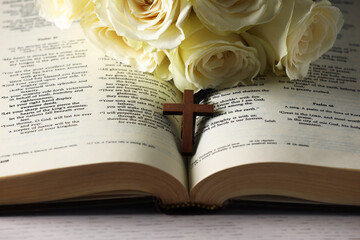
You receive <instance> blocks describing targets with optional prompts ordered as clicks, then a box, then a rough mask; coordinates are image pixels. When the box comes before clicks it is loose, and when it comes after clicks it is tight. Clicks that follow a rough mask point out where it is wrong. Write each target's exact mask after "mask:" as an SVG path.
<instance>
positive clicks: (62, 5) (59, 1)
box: [35, 0, 93, 29]
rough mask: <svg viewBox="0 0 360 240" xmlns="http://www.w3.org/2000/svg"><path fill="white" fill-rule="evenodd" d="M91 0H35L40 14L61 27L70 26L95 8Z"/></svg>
mask: <svg viewBox="0 0 360 240" xmlns="http://www.w3.org/2000/svg"><path fill="white" fill-rule="evenodd" d="M92 4H93V3H92V1H91V0H35V6H36V8H37V10H38V12H39V15H40V16H41V17H43V18H45V19H46V20H47V21H49V22H53V23H55V25H56V26H57V27H59V28H62V29H64V28H68V27H70V25H71V23H72V22H73V21H74V20H79V19H80V18H81V16H83V15H84V14H85V13H86V12H88V11H90V10H92V9H93V6H92Z"/></svg>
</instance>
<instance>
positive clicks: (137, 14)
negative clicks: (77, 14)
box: [95, 0, 191, 49]
mask: <svg viewBox="0 0 360 240" xmlns="http://www.w3.org/2000/svg"><path fill="white" fill-rule="evenodd" d="M95 4H96V13H97V15H98V17H99V18H100V20H101V21H102V22H103V23H104V24H107V25H108V24H111V25H112V26H113V27H114V29H115V31H116V33H117V34H118V35H120V36H127V37H129V38H132V39H134V40H137V41H146V42H147V43H149V44H150V45H152V46H154V47H156V48H161V49H171V48H175V47H176V46H178V45H179V44H180V43H181V41H182V40H183V39H184V38H185V37H184V33H183V30H182V25H183V22H184V20H185V19H186V18H187V16H188V14H189V12H190V10H191V4H190V3H189V2H188V1H187V0H128V1H125V0H95Z"/></svg>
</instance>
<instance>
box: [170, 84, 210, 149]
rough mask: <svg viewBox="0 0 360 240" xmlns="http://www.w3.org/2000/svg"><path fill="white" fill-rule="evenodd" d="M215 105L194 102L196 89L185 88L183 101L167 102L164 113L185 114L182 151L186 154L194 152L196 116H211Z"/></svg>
mask: <svg viewBox="0 0 360 240" xmlns="http://www.w3.org/2000/svg"><path fill="white" fill-rule="evenodd" d="M213 113H214V106H213V105H205V104H194V91H193V90H185V91H184V96H183V103H165V104H164V105H163V114H164V115H183V120H182V142H181V151H182V154H184V155H191V154H193V142H194V124H195V118H196V116H211V115H212V114H213Z"/></svg>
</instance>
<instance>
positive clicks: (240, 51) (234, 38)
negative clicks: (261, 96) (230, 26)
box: [169, 14, 260, 91]
mask: <svg viewBox="0 0 360 240" xmlns="http://www.w3.org/2000/svg"><path fill="white" fill-rule="evenodd" d="M184 31H185V33H186V39H185V40H184V41H183V42H182V43H181V44H180V45H179V47H177V48H176V49H174V50H171V51H170V54H169V58H170V62H171V64H170V71H171V72H172V74H173V78H174V83H175V85H176V86H177V88H178V89H180V90H181V91H183V90H185V89H194V90H198V89H206V88H215V89H220V88H226V87H231V86H233V85H235V84H237V83H239V82H250V81H251V80H252V79H253V78H254V77H255V76H256V75H257V74H258V73H259V70H260V62H259V60H258V58H257V52H256V50H255V49H254V48H252V47H247V46H245V45H244V43H243V42H242V39H241V38H240V36H239V35H238V34H229V35H226V36H220V35H217V34H215V33H213V32H211V31H209V30H208V29H207V28H206V27H204V25H202V24H201V22H200V21H199V20H198V19H197V17H196V16H195V14H191V17H190V18H189V19H188V20H187V21H186V25H185V26H184Z"/></svg>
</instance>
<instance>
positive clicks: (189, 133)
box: [181, 90, 196, 155]
mask: <svg viewBox="0 0 360 240" xmlns="http://www.w3.org/2000/svg"><path fill="white" fill-rule="evenodd" d="M193 94H194V92H193V91H189V90H187V91H184V96H183V102H184V110H183V120H182V141H181V149H182V153H183V154H186V155H190V154H192V153H193V143H194V120H195V119H194V118H195V117H196V116H195V115H194V110H193V105H194V96H193Z"/></svg>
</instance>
